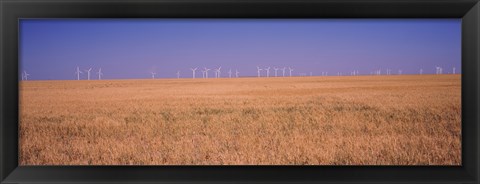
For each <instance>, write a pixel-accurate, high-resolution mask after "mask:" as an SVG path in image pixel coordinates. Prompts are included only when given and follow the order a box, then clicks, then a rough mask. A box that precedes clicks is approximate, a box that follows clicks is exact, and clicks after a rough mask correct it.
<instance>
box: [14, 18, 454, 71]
mask: <svg viewBox="0 0 480 184" xmlns="http://www.w3.org/2000/svg"><path fill="white" fill-rule="evenodd" d="M460 65H461V19H22V20H21V21H20V69H21V70H22V71H23V70H26V71H27V72H28V73H29V74H30V76H29V79H30V80H47V79H53V80H72V79H76V75H75V68H76V67H77V66H79V67H80V68H81V69H82V71H83V70H86V69H88V68H90V67H93V71H94V72H92V74H91V75H92V77H91V78H92V79H93V78H95V79H96V74H95V73H96V72H97V70H98V68H102V71H103V73H104V76H103V78H104V79H127V78H150V77H151V74H150V72H152V71H154V72H156V73H157V75H156V77H157V78H175V77H176V72H177V70H179V71H180V73H181V77H186V78H191V77H192V72H191V71H190V70H189V68H192V67H201V68H203V67H207V68H214V67H215V68H216V67H219V66H222V77H227V75H228V74H227V72H228V69H230V68H231V69H232V70H235V69H238V71H239V72H240V76H256V75H257V73H256V72H257V70H256V66H260V67H266V66H271V67H272V68H273V67H275V66H277V67H284V66H286V67H292V68H294V69H295V70H294V71H293V74H294V75H298V74H299V73H308V74H310V72H312V73H313V75H321V73H322V72H327V71H328V74H329V75H336V74H337V72H343V73H344V74H346V73H349V72H350V71H352V70H358V71H359V72H360V74H370V72H371V71H373V70H377V69H382V73H384V72H385V70H386V69H387V68H389V69H391V70H392V73H394V74H396V73H397V72H398V70H399V69H401V70H402V71H403V74H418V72H419V70H420V69H421V68H423V71H424V73H435V67H436V66H440V67H443V68H444V73H447V72H452V67H456V71H457V72H460ZM270 74H273V70H271V71H270ZM213 75H214V74H213V72H212V71H210V72H209V76H213ZM201 76H202V74H201V72H200V71H199V70H197V78H200V77H201ZM81 77H82V78H86V75H85V72H84V74H83V75H82V76H81Z"/></svg>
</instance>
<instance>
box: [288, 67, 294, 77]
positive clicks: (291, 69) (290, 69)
mask: <svg viewBox="0 0 480 184" xmlns="http://www.w3.org/2000/svg"><path fill="white" fill-rule="evenodd" d="M288 70H289V71H290V77H292V71H293V68H290V67H288Z"/></svg>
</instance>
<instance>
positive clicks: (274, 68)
mask: <svg viewBox="0 0 480 184" xmlns="http://www.w3.org/2000/svg"><path fill="white" fill-rule="evenodd" d="M278 69H280V68H277V67H273V70H275V77H277V70H278Z"/></svg>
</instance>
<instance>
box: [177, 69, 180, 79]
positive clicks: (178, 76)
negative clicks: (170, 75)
mask: <svg viewBox="0 0 480 184" xmlns="http://www.w3.org/2000/svg"><path fill="white" fill-rule="evenodd" d="M179 78H180V71H179V70H178V71H177V79H179Z"/></svg>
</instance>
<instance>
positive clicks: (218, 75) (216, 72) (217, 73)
mask: <svg viewBox="0 0 480 184" xmlns="http://www.w3.org/2000/svg"><path fill="white" fill-rule="evenodd" d="M220 69H222V67H218V68H217V69H215V74H216V77H217V78H220V73H221V71H220Z"/></svg>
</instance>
